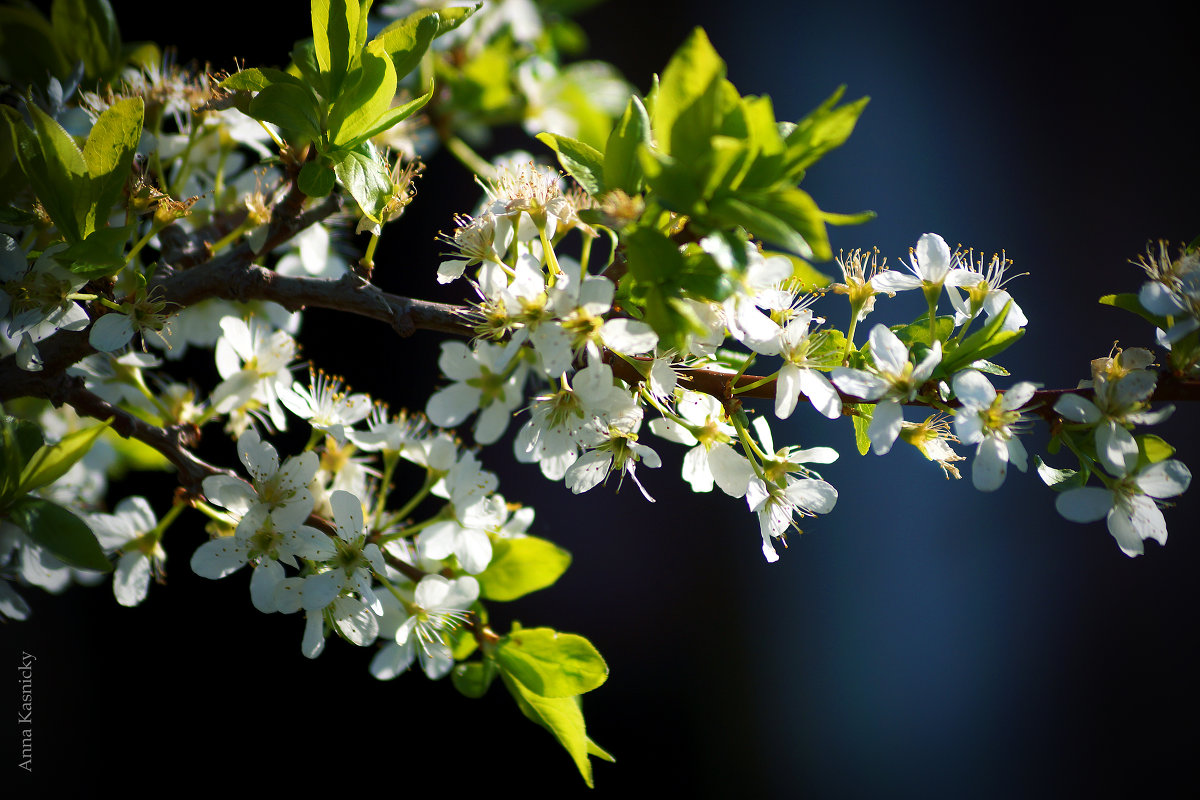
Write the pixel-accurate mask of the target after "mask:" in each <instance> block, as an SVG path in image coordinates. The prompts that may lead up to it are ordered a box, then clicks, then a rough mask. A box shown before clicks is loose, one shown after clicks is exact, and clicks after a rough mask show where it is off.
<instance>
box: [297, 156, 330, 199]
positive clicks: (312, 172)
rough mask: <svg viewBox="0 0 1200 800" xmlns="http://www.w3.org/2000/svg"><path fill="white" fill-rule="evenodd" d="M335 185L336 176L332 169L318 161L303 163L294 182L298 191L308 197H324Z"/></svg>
mask: <svg viewBox="0 0 1200 800" xmlns="http://www.w3.org/2000/svg"><path fill="white" fill-rule="evenodd" d="M335 183H337V175H336V174H334V171H333V169H332V168H331V167H330V166H329V165H327V164H323V163H321V162H320V161H309V162H307V163H305V165H304V166H303V167H301V168H300V175H299V177H298V178H297V180H296V185H297V186H299V187H300V191H302V192H304V193H305V194H306V195H308V196H309V197H325V196H326V195H328V194H329V193H330V192H332V191H333V186H334V184H335Z"/></svg>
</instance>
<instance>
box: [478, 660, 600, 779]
mask: <svg viewBox="0 0 1200 800" xmlns="http://www.w3.org/2000/svg"><path fill="white" fill-rule="evenodd" d="M500 677H501V678H502V679H503V681H504V685H505V687H507V688H508V691H509V692H510V693H511V694H512V696H513V699H514V700H516V701H517V707H518V708H520V709H521V713H522V714H524V715H525V716H526V718H528V719H531V720H533V721H534V722H536V723H537V724H538V725H541V726H542V727H543V728H545V729H546V730H548V731H550V733H552V734H554V738H556V739H558V741H559V743H560V744H561V745H562V746H563V747H564V748H565V749H566V751H567V753H568V754H569V755H570V756H571V759H572V760H573V761H574V762H575V766H576V767H577V768H578V769H579V774H580V775H581V776H583V780H584V783H586V784H587V785H588V787H589V788H592V787H594V785H595V784H594V782H593V779H592V762H591V760H590V759H589V758H588V755H589V754H593V751H599V750H600V748H599V747H597V746H596V745H595V744H594V743H592V741H591V739H589V738H588V735H587V727H586V726H585V725H584V721H583V710H582V709H581V708H580V706H579V698H578V697H542V696H540V695H537V694H535V693H533V692H531V691H529V689H527V688H525V686H524V685H522V684H521V682H520V681H517V680H514V679H513V678H512V677H510V676H509V675H508V674H507V673H504V672H501V673H500ZM595 755H597V756H599V757H601V758H604V757H605V756H607V759H606V760H609V761H611V760H613V759H612V756H610V755H608V753H604V754H603V755H600V753H595Z"/></svg>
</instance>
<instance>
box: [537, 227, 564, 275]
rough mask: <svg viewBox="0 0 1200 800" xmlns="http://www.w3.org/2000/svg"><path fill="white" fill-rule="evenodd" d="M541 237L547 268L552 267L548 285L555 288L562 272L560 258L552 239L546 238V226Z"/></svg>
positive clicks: (541, 231)
mask: <svg viewBox="0 0 1200 800" xmlns="http://www.w3.org/2000/svg"><path fill="white" fill-rule="evenodd" d="M539 236H540V237H541V240H542V255H543V257H544V258H545V259H546V266H548V267H550V278H549V281H548V282H547V284H548V285H549V286H550V287H551V288H553V287H554V284H555V282H556V281H557V279H558V276H559V274H560V273H561V272H562V270H561V269H560V268H559V266H558V257H557V256H556V255H555V254H554V246H553V245H551V244H550V239H549V237H547V236H546V228H545V226H542V228H541V230H540V231H539Z"/></svg>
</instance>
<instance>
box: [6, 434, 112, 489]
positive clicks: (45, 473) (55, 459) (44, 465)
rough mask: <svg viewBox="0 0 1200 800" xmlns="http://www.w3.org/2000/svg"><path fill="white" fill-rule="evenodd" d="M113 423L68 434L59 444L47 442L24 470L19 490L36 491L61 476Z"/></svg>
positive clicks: (85, 453) (18, 486)
mask: <svg viewBox="0 0 1200 800" xmlns="http://www.w3.org/2000/svg"><path fill="white" fill-rule="evenodd" d="M108 426H109V422H102V423H100V424H99V425H93V426H92V427H90V428H84V429H83V430H79V431H75V432H74V433H68V434H67V435H66V436H64V437H63V438H62V439H61V440H60V441H59V442H58V443H57V444H44V445H42V446H41V447H40V448H38V450H37V452H35V453H34V454H33V457H32V458H30V459H29V461H28V462H27V463H26V464H25V466H24V468H23V469H22V470H21V479H20V482H19V483H18V485H17V491H18V492H20V493H22V494H24V493H28V492H33V491H36V490H38V489H40V488H42V487H43V486H46V485H47V484H50V483H53V482H54V481H56V480H58V479H59V478H61V477H62V476H63V475H65V474H66V473H67V470H69V469H70V468H71V467H73V466H75V463H76V462H77V461H79V460H80V459H81V458H83V457H84V456H85V455H87V451H88V450H90V449H91V447H92V442H94V441H96V437H98V436H99V435H100V434H102V433H104V431H105V429H106V428H108Z"/></svg>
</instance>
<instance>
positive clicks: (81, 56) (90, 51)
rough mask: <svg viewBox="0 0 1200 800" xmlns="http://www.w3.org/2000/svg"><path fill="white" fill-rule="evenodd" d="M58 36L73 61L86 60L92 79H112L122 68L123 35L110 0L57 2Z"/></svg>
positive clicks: (52, 11) (54, 16)
mask: <svg viewBox="0 0 1200 800" xmlns="http://www.w3.org/2000/svg"><path fill="white" fill-rule="evenodd" d="M50 22H51V24H52V25H53V26H54V37H55V38H56V39H57V40H58V44H59V47H60V48H61V49H62V51H63V53H64V54H65V55H66V57H67V59H68V60H70V61H82V62H83V69H84V72H85V73H86V75H87V77H88V78H90V79H92V80H97V79H103V80H107V79H109V78H112V77H113V76H114V75H115V74H116V72H117V70H118V69H119V68H120V66H121V60H122V59H121V33H120V31H119V30H118V29H117V18H116V15H115V14H113V10H112V7H111V6H109V4H108V3H107V2H106V0H54V3H53V5H52V6H51V7H50Z"/></svg>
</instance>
